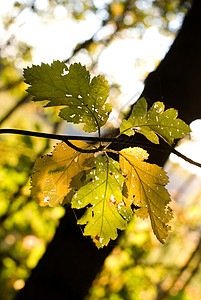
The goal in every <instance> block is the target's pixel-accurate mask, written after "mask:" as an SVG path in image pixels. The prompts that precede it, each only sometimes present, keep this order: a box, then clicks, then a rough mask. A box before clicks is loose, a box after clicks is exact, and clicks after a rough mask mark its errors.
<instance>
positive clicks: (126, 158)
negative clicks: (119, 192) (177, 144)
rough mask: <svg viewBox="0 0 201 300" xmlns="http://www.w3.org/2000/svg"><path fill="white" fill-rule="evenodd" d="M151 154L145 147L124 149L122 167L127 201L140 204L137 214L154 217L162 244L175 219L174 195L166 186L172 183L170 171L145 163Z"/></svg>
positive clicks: (156, 230) (155, 228) (157, 233)
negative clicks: (169, 178)
mask: <svg viewBox="0 0 201 300" xmlns="http://www.w3.org/2000/svg"><path fill="white" fill-rule="evenodd" d="M147 158H148V153H147V152H146V151H145V150H144V149H142V148H138V147H136V148H127V149H124V150H122V151H121V152H120V167H121V170H122V173H123V174H124V175H126V181H125V184H126V190H127V192H126V193H125V194H126V198H127V199H125V201H126V203H127V204H131V203H133V204H135V205H137V206H139V207H140V209H138V210H137V211H136V212H135V214H136V215H137V216H139V217H141V218H143V219H144V218H146V217H148V215H149V216H150V220H151V225H152V228H153V231H154V233H155V235H156V237H157V238H158V240H159V241H160V242H161V243H164V239H165V238H166V237H167V235H168V231H169V229H170V227H169V226H168V225H167V223H168V222H169V220H170V219H171V218H172V213H171V209H170V208H169V207H168V206H167V204H168V203H169V202H170V195H169V193H168V191H167V190H166V188H165V185H166V184H167V183H168V181H169V180H168V177H167V175H166V172H165V171H164V170H163V169H162V168H161V167H159V166H157V165H152V164H149V163H147V162H144V160H145V159H147Z"/></svg>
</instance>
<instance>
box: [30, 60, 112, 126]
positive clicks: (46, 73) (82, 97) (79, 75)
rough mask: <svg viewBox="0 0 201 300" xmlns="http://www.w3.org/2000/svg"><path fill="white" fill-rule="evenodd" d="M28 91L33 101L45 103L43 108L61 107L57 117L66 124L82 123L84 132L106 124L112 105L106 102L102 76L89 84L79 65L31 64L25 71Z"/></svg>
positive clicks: (106, 89) (106, 91)
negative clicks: (46, 102) (44, 101)
mask: <svg viewBox="0 0 201 300" xmlns="http://www.w3.org/2000/svg"><path fill="white" fill-rule="evenodd" d="M24 77H25V82H26V83H28V84H30V85H31V86H30V87H29V88H28V89H27V91H28V92H29V93H30V94H31V95H33V96H34V98H33V100H34V101H42V100H48V101H49V103H48V104H47V105H46V106H48V107H50V106H63V108H61V110H60V113H59V116H60V117H61V118H63V119H64V120H67V121H68V122H71V123H74V124H79V123H83V124H84V127H83V129H84V130H85V131H87V132H95V131H97V130H99V129H100V127H102V126H103V125H104V124H105V123H106V122H107V119H108V117H109V114H110V112H111V105H110V104H109V103H105V102H106V100H107V98H108V95H109V85H108V82H107V81H106V80H105V79H104V77H102V76H96V77H94V78H93V79H92V80H91V81H90V74H89V72H88V71H87V70H86V68H85V67H84V66H82V65H81V64H77V63H75V64H72V65H70V67H69V69H68V67H67V66H66V65H65V64H64V63H63V62H60V61H54V62H53V63H52V64H51V65H48V64H41V66H35V65H33V66H32V67H31V68H27V69H25V70H24Z"/></svg>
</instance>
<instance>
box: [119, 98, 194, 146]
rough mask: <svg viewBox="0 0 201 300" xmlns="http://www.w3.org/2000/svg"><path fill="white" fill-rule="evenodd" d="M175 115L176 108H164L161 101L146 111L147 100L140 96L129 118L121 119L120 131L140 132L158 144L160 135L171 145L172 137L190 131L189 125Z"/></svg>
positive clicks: (178, 136) (127, 132)
mask: <svg viewBox="0 0 201 300" xmlns="http://www.w3.org/2000/svg"><path fill="white" fill-rule="evenodd" d="M177 116H178V112H177V110H175V109H173V108H169V109H167V110H165V106H164V104H163V103H162V102H155V103H154V104H153V105H152V107H151V108H150V110H149V111H148V112H147V102H146V100H145V98H141V99H140V100H138V102H137V103H136V104H135V105H134V107H133V110H132V113H131V115H130V117H129V119H128V120H123V121H122V123H121V126H120V131H121V133H124V134H127V135H133V134H135V132H138V133H141V134H143V135H144V136H145V137H146V138H147V139H148V140H150V141H151V142H152V143H155V144H159V138H158V136H160V137H162V138H163V139H164V140H165V141H166V142H167V143H168V144H170V145H171V144H172V143H173V142H174V139H179V138H182V137H184V136H185V135H186V134H188V133H189V132H190V128H189V126H188V125H187V124H186V123H185V122H184V121H182V120H180V119H178V118H177Z"/></svg>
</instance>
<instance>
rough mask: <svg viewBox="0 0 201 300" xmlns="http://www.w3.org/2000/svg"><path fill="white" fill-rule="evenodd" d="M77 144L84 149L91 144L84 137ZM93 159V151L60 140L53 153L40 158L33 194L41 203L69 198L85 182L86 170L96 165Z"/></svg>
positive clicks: (56, 201) (36, 168) (35, 167)
mask: <svg viewBox="0 0 201 300" xmlns="http://www.w3.org/2000/svg"><path fill="white" fill-rule="evenodd" d="M75 145H76V146H77V147H80V148H82V149H86V148H87V149H88V148H89V147H90V145H88V144H86V143H84V142H81V141H78V142H76V143H75ZM92 159H93V154H89V153H80V152H76V151H75V150H73V149H72V148H70V147H69V146H67V145H66V144H65V143H64V142H62V143H59V144H57V145H56V147H55V149H54V150H53V152H52V155H45V156H43V157H41V158H39V159H37V160H36V162H35V165H34V170H35V172H34V173H33V175H32V180H31V185H32V189H31V196H32V197H33V198H34V199H35V200H36V202H37V203H38V204H39V205H40V206H47V205H49V206H51V207H53V206H56V205H58V204H64V202H69V201H70V200H71V198H72V196H73V194H74V189H78V188H79V187H80V186H81V179H82V175H83V171H85V170H89V169H90V168H92ZM75 178H76V180H75Z"/></svg>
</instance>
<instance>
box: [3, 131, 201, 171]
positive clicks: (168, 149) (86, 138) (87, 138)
mask: <svg viewBox="0 0 201 300" xmlns="http://www.w3.org/2000/svg"><path fill="white" fill-rule="evenodd" d="M5 133H6V134H21V135H28V136H35V137H41V138H49V139H53V140H60V141H64V142H65V143H66V144H69V146H70V147H72V148H73V149H75V150H77V151H80V152H83V153H95V152H99V151H101V150H104V147H98V148H96V149H92V150H83V149H81V148H78V147H77V146H75V145H73V144H72V143H71V142H69V140H74V141H91V142H111V143H118V144H119V143H125V138H124V137H122V138H121V137H119V138H118V139H115V138H114V137H113V138H104V137H93V136H75V135H62V134H52V133H44V132H36V131H29V130H21V129H11V128H9V129H6V128H5V129H0V134H5ZM132 143H133V144H137V145H138V146H140V144H139V143H138V142H137V141H136V142H134V141H132ZM157 149H158V150H161V151H166V152H169V153H174V154H176V155H177V156H179V157H181V158H182V159H183V160H185V161H187V162H188V163H190V164H192V165H195V166H197V167H199V168H201V164H200V163H198V162H196V161H194V160H192V159H190V158H189V157H187V156H185V155H183V154H182V153H180V152H179V151H177V150H175V149H174V148H173V147H171V146H170V145H167V146H166V147H164V146H161V145H158V147H157ZM86 151H87V152H86Z"/></svg>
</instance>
